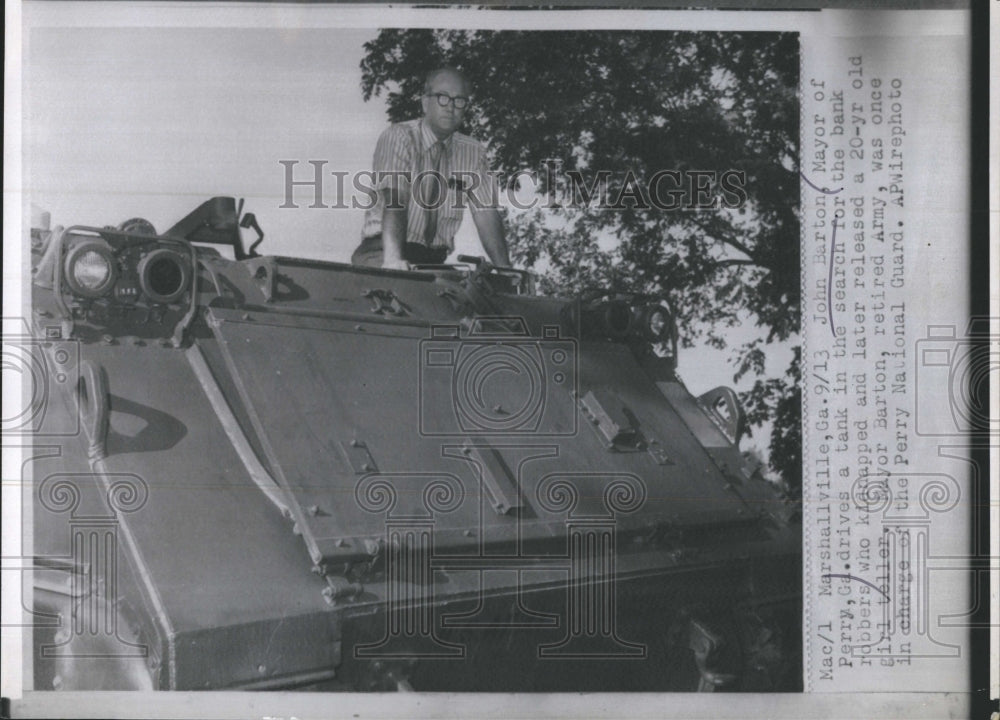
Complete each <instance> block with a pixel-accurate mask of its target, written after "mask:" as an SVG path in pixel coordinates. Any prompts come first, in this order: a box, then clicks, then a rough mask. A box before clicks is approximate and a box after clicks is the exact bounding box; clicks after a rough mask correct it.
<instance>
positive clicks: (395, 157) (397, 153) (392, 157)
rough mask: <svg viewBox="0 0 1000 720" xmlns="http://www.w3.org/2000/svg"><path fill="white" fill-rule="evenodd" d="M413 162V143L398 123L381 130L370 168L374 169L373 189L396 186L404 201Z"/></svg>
mask: <svg viewBox="0 0 1000 720" xmlns="http://www.w3.org/2000/svg"><path fill="white" fill-rule="evenodd" d="M412 163H413V143H412V142H411V141H410V137H409V134H408V133H407V132H406V130H405V129H404V128H403V127H402V126H400V125H392V126H390V127H388V128H387V129H386V130H385V132H383V133H382V134H381V135H380V136H379V138H378V142H377V143H376V144H375V157H374V158H373V160H372V169H373V170H374V171H375V189H376V190H383V189H385V188H392V187H394V188H396V189H397V190H398V191H399V197H400V198H401V199H402V200H403V201H404V202H405V200H406V198H408V197H409V194H410V168H411V167H412Z"/></svg>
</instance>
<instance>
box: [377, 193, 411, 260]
mask: <svg viewBox="0 0 1000 720" xmlns="http://www.w3.org/2000/svg"><path fill="white" fill-rule="evenodd" d="M382 193H383V200H384V202H385V205H384V207H385V209H384V210H383V211H382V267H383V268H385V269H386V270H409V269H410V263H408V262H406V260H404V259H403V246H404V245H405V243H406V205H405V204H403V203H402V202H401V200H400V197H399V192H398V191H397V190H396V189H394V188H385V189H383V190H382Z"/></svg>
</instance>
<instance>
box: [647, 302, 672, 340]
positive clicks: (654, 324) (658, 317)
mask: <svg viewBox="0 0 1000 720" xmlns="http://www.w3.org/2000/svg"><path fill="white" fill-rule="evenodd" d="M648 325H649V332H650V333H651V334H652V336H653V337H657V338H659V337H663V336H664V334H665V333H666V332H667V331H668V330H669V325H670V321H669V320H668V319H667V313H666V311H665V310H663V308H657V309H655V310H653V312H652V313H650V315H649V323H648Z"/></svg>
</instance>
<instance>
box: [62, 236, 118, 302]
mask: <svg viewBox="0 0 1000 720" xmlns="http://www.w3.org/2000/svg"><path fill="white" fill-rule="evenodd" d="M65 276H66V284H67V285H69V287H70V290H72V291H73V293H74V294H76V295H81V296H83V297H90V298H96V297H101V296H102V295H106V294H107V293H108V291H110V290H111V288H112V287H114V285H115V280H117V279H118V270H117V266H116V262H115V256H114V253H112V252H111V248H110V247H108V245H107V244H106V243H104V242H103V241H98V240H94V241H91V242H84V243H81V244H79V245H77V246H76V247H74V248H73V249H72V250H70V252H69V254H68V255H67V256H66V272H65Z"/></svg>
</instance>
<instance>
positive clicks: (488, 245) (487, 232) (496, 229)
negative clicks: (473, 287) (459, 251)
mask: <svg viewBox="0 0 1000 720" xmlns="http://www.w3.org/2000/svg"><path fill="white" fill-rule="evenodd" d="M472 221H473V222H474V223H475V224H476V230H477V231H478V232H479V241H480V242H481V243H482V244H483V248H485V250H486V254H487V255H489V256H490V260H491V261H492V262H493V264H494V265H496V266H497V267H510V255H508V253H507V239H506V238H505V237H504V230H503V220H502V219H501V218H500V213H499V212H498V211H497V209H496V208H491V207H486V208H479V209H476V208H475V207H473V209H472Z"/></svg>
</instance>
